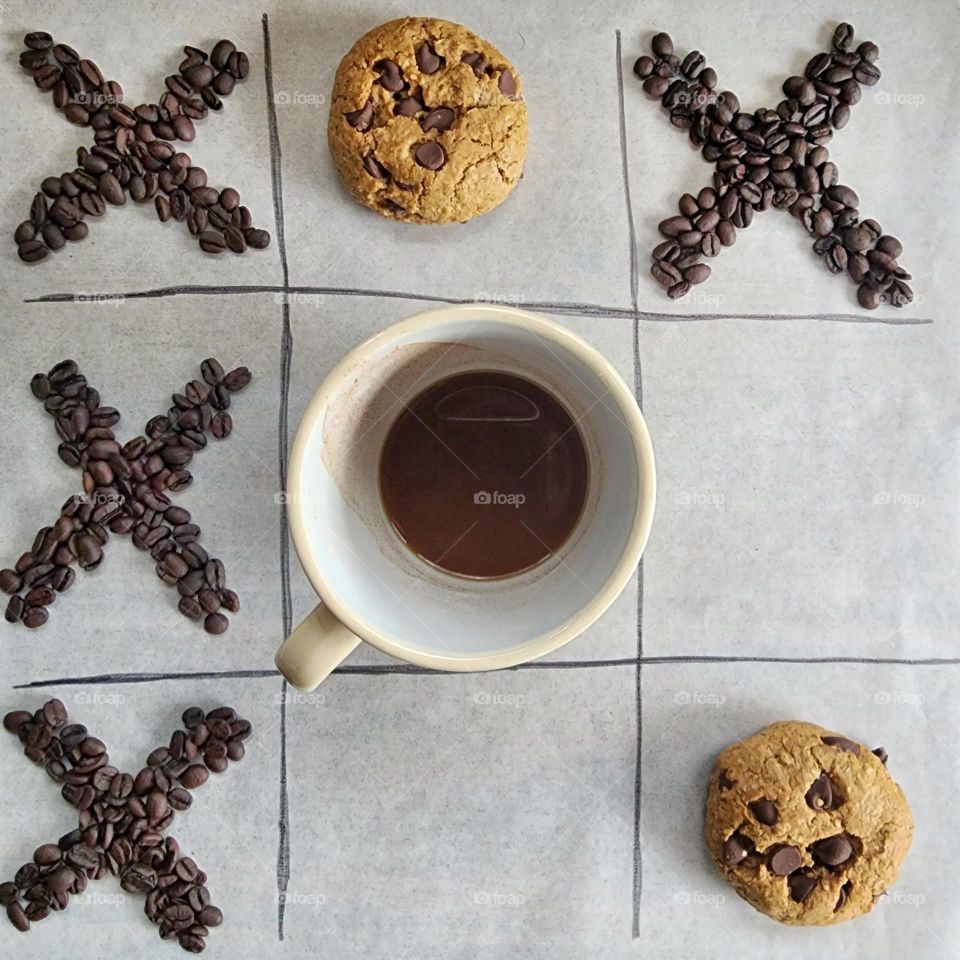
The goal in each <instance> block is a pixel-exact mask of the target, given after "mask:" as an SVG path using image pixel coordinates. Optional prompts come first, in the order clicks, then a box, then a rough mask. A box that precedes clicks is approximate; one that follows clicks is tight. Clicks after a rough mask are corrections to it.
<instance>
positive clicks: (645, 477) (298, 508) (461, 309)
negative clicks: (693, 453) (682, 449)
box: [287, 303, 656, 672]
mask: <svg viewBox="0 0 960 960" xmlns="http://www.w3.org/2000/svg"><path fill="white" fill-rule="evenodd" d="M465 314H467V315H473V316H476V318H477V319H481V320H485V321H494V322H497V323H502V324H504V325H506V326H512V327H518V328H520V329H522V330H526V331H529V332H533V333H534V334H535V335H537V336H542V337H544V338H546V339H549V340H551V341H552V342H554V343H556V344H558V345H560V346H562V347H564V348H565V349H566V350H568V351H569V352H570V353H572V354H574V355H575V356H576V357H577V358H578V359H580V360H581V361H582V362H584V363H585V364H586V365H587V366H589V367H590V368H591V369H592V370H593V372H594V373H595V374H596V375H597V376H598V377H599V378H600V380H601V381H602V382H603V383H604V385H605V386H606V387H607V389H608V391H609V394H610V396H612V397H614V399H615V400H616V401H617V406H618V408H619V410H620V412H621V413H622V414H623V416H624V419H625V421H626V424H627V427H628V432H629V434H630V437H631V439H632V441H633V451H634V456H635V457H636V462H637V476H638V479H639V485H640V492H639V496H638V497H637V506H636V510H635V511H634V515H633V518H632V521H631V529H630V535H629V537H628V539H627V542H626V545H625V546H624V549H623V551H622V552H621V554H620V558H619V560H618V561H617V564H616V567H615V568H614V571H613V573H612V574H611V575H610V577H609V578H608V579H607V581H606V583H605V584H604V586H603V587H602V588H601V589H600V590H598V591H597V592H596V593H595V594H594V596H593V597H592V599H591V600H589V601H588V602H587V603H586V604H584V606H583V607H581V608H580V610H579V611H577V613H576V614H575V615H574V616H573V617H571V618H570V619H569V620H568V621H567V622H566V623H565V624H563V626H561V627H559V628H557V629H555V630H552V631H549V632H547V633H544V634H540V635H538V636H536V637H533V638H531V639H530V640H528V641H525V642H523V643H520V644H515V645H513V646H511V647H507V648H504V649H502V650H495V651H493V652H489V651H483V652H477V653H468V654H464V655H454V654H435V653H425V652H424V651H422V650H418V649H415V648H412V647H408V646H406V645H405V644H403V643H402V642H400V641H399V640H397V639H395V638H393V637H389V636H385V635H384V634H382V633H380V632H379V631H376V630H374V629H373V628H372V627H371V626H370V625H369V624H367V623H366V622H365V621H364V620H363V619H362V618H361V617H359V616H358V615H357V614H356V613H355V612H354V611H353V609H352V608H351V607H350V606H349V605H348V604H347V603H345V602H344V600H343V599H342V598H341V597H340V596H338V594H337V593H336V591H335V590H333V589H332V588H331V586H330V584H329V583H328V582H327V580H326V578H325V577H324V576H323V573H322V571H321V570H320V567H319V565H318V564H317V563H316V562H315V560H314V558H313V555H312V551H311V550H310V546H309V543H308V538H307V536H306V533H305V531H306V525H305V523H304V518H303V511H302V498H301V497H300V496H299V495H298V488H299V486H300V483H299V479H300V477H301V476H302V472H303V469H304V466H305V463H304V457H305V453H306V448H307V444H308V439H309V437H310V435H311V433H312V431H313V429H314V427H315V424H316V421H317V420H318V419H319V417H320V416H321V414H322V413H323V411H324V408H325V407H326V406H327V404H328V403H329V401H330V399H331V397H332V396H333V394H334V392H335V391H336V390H337V389H338V388H339V386H340V385H341V383H342V382H343V380H344V379H345V376H346V375H347V374H348V373H353V372H355V371H356V370H357V368H358V367H359V366H360V365H362V364H363V363H364V362H365V361H367V360H368V359H369V358H370V357H371V356H372V355H373V354H374V353H376V352H377V351H378V350H380V349H381V348H382V347H383V346H384V345H386V344H388V343H390V342H391V341H394V340H397V339H399V338H400V337H401V336H403V335H405V334H409V333H415V332H419V331H422V330H426V329H428V328H430V327H432V326H436V325H439V324H441V323H444V322H446V321H451V320H458V319H459V320H462V319H465V317H464V315H465ZM655 502H656V469H655V463H654V455H653V444H652V443H651V440H650V433H649V431H648V430H647V424H646V421H645V420H644V417H643V414H642V413H641V411H640V407H639V405H638V404H637V401H636V397H635V396H634V394H633V392H632V391H631V390H630V389H629V388H628V387H627V385H626V383H624V380H623V378H622V377H621V376H620V374H619V373H618V372H617V371H616V370H615V369H614V367H613V365H612V364H611V363H610V361H609V360H607V359H606V357H604V356H603V354H601V353H600V351H599V350H597V349H596V348H595V347H593V346H591V345H590V344H589V343H587V342H586V341H585V340H583V339H582V338H580V337H579V336H577V335H576V334H575V333H573V332H572V331H571V330H569V329H567V328H566V327H564V326H563V325H561V324H559V323H557V322H556V321H554V320H551V319H549V318H547V317H543V316H540V315H538V314H535V313H531V312H529V311H526V310H520V309H517V308H515V307H506V306H500V305H497V304H489V303H462V304H456V305H451V306H444V307H438V308H435V309H431V310H425V311H422V312H420V313H416V314H414V315H412V316H410V317H407V318H406V319H404V320H400V321H398V322H397V323H393V324H391V325H390V326H388V327H385V328H384V329H383V330H381V331H379V332H378V333H376V334H374V335H373V336H372V337H370V338H368V339H367V340H365V341H363V342H362V343H361V344H359V345H358V346H356V347H354V348H353V349H352V350H351V351H350V352H349V353H347V354H346V355H345V356H344V357H343V359H342V360H341V361H340V362H339V363H338V364H337V365H336V366H335V367H334V368H333V370H331V371H330V373H328V374H327V376H326V377H325V378H324V380H323V382H322V383H321V384H320V386H319V387H318V388H317V391H316V392H315V393H314V395H313V397H312V398H311V400H310V402H309V403H308V404H307V407H306V409H305V410H304V412H303V416H302V417H301V419H300V423H299V425H298V427H297V432H296V435H295V437H294V441H293V447H292V449H291V453H290V459H289V463H288V471H287V517H288V525H289V529H290V533H291V537H292V539H293V545H294V549H295V550H296V553H297V557H298V559H299V561H300V564H301V566H302V567H303V570H304V572H305V573H306V575H307V579H308V580H309V581H310V583H311V585H312V586H313V588H314V590H315V591H316V592H317V594H318V596H319V597H320V599H321V600H322V601H323V603H324V604H326V605H327V606H328V607H329V608H330V610H331V611H332V612H333V613H334V615H335V616H336V617H337V619H339V620H340V621H341V622H342V623H343V624H344V625H346V626H347V627H349V628H350V630H351V631H352V632H353V633H354V634H356V635H357V636H358V637H359V638H360V639H361V640H363V641H364V642H366V643H369V644H370V645H371V646H374V647H376V648H377V649H379V650H381V651H383V652H384V653H386V654H389V655H390V656H392V657H396V658H397V659H398V660H403V661H405V662H406V663H412V664H415V665H416V666H420V667H427V668H430V669H435V670H443V671H451V672H467V671H478V670H497V669H502V668H503V667H512V666H516V665H517V664H520V663H525V662H526V661H528V660H534V659H536V658H538V657H542V656H544V655H545V654H548V653H552V652H553V651H554V650H557V649H558V648H559V647H561V646H563V645H564V644H565V643H567V642H568V641H570V640H572V639H573V638H574V637H576V636H578V635H579V634H581V633H583V632H584V631H585V630H586V629H587V628H588V627H589V626H590V625H591V624H593V623H594V622H595V621H596V620H597V619H598V618H599V617H600V616H601V615H602V614H603V613H605V612H606V610H607V609H608V608H609V607H610V605H611V604H612V603H613V601H614V600H616V598H617V597H618V596H619V595H620V593H621V592H622V591H623V589H624V588H625V587H626V585H627V583H628V581H629V580H630V577H631V576H632V575H633V572H634V570H636V568H637V565H638V564H639V562H640V557H641V556H642V555H643V551H644V548H645V547H646V544H647V539H648V537H649V535H650V528H651V526H652V524H653V512H654V504H655Z"/></svg>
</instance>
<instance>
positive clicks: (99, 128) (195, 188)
mask: <svg viewBox="0 0 960 960" xmlns="http://www.w3.org/2000/svg"><path fill="white" fill-rule="evenodd" d="M24 45H25V46H26V49H25V50H24V51H23V52H22V53H21V54H20V65H21V66H22V67H23V68H24V69H25V70H27V71H28V72H29V73H31V74H32V75H33V80H34V82H35V83H36V85H37V86H38V87H39V88H40V89H41V90H49V91H51V92H52V94H53V104H54V106H55V107H56V108H57V109H58V110H60V111H62V112H63V115H64V116H65V117H66V118H67V120H69V121H70V122H71V123H73V124H75V125H77V126H80V127H91V128H92V129H93V139H94V143H93V146H91V147H90V148H89V149H87V148H86V147H80V148H79V149H78V150H77V167H76V169H74V170H69V171H67V172H66V173H63V174H61V175H60V176H59V177H47V178H46V179H45V180H44V181H43V183H42V184H41V185H40V192H39V193H37V194H36V196H35V197H34V198H33V203H31V204H30V217H29V219H27V220H24V221H23V222H22V223H21V224H20V225H19V226H18V227H17V229H16V231H15V232H14V235H13V238H14V241H15V242H16V244H17V252H18V253H19V255H20V259H21V260H23V261H25V262H27V263H33V262H36V261H38V260H43V259H45V258H46V256H47V254H48V253H49V252H50V251H51V250H53V251H56V250H60V249H62V248H63V247H64V246H65V245H66V243H67V241H68V240H73V241H77V240H83V239H84V238H85V237H86V236H87V233H88V227H87V218H88V217H100V216H103V214H104V213H105V212H106V209H107V206H108V205H110V206H122V205H123V204H124V203H126V200H127V195H128V194H129V196H130V197H131V198H132V199H133V200H134V201H135V202H137V203H148V202H149V201H151V200H152V201H153V202H154V204H155V206H156V210H157V216H158V217H159V218H160V220H161V221H167V220H170V219H171V218H172V219H174V220H177V221H186V223H187V228H188V229H189V230H190V233H191V234H192V235H193V236H195V237H196V238H197V240H198V242H199V244H200V249H201V250H203V251H205V252H206V253H213V254H216V253H222V252H223V251H224V250H232V251H233V252H234V253H243V252H244V251H245V250H246V249H247V247H254V248H257V249H262V248H264V247H266V246H268V245H269V243H270V234H269V233H268V232H267V231H266V230H261V229H259V228H257V227H254V226H253V222H252V219H251V216H250V211H249V210H248V209H247V208H246V207H245V206H242V205H241V203H240V195H239V194H238V193H237V191H236V190H234V189H233V188H232V187H224V188H223V189H218V188H216V187H212V186H210V185H209V184H208V183H207V173H206V171H205V170H204V169H203V168H202V167H197V166H194V165H193V162H192V161H191V159H190V155H189V154H187V153H183V152H179V151H178V150H177V148H176V147H175V146H174V145H173V141H177V140H181V141H184V142H189V141H191V140H193V138H194V137H195V135H196V129H195V127H194V124H195V122H196V121H198V120H202V119H204V117H206V115H207V111H208V110H220V109H222V107H223V100H222V99H221V98H222V97H226V96H228V95H229V94H230V93H231V92H232V91H233V88H234V85H235V84H236V83H238V82H240V81H242V80H244V79H246V77H247V74H248V73H249V70H250V62H249V60H248V59H247V55H246V54H245V53H244V52H243V51H241V50H237V48H236V46H235V45H234V44H233V43H231V42H230V41H229V40H221V41H220V42H219V43H218V44H217V45H216V46H215V47H214V48H213V50H212V51H211V52H210V53H209V54H207V53H206V52H205V51H203V50H200V49H198V48H197V47H184V48H183V52H184V59H183V60H182V61H181V63H180V72H179V73H178V74H174V75H172V76H169V77H167V78H166V80H165V81H164V83H165V84H166V88H167V89H166V92H165V93H164V94H163V96H161V97H160V102H159V103H141V104H140V105H139V106H136V107H132V108H131V107H129V106H127V105H126V104H125V103H124V102H123V90H122V88H121V87H120V84H119V83H117V82H116V81H115V80H105V79H104V76H103V74H102V73H101V71H100V68H99V67H98V66H97V65H96V64H95V63H94V62H93V61H92V60H86V59H83V58H81V57H80V55H79V54H78V53H77V51H76V50H74V49H73V47H71V46H68V45H67V44H65V43H55V42H54V40H53V37H51V36H50V34H49V33H43V32H34V33H28V34H27V35H26V37H25V38H24Z"/></svg>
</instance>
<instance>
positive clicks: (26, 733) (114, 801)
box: [0, 700, 251, 953]
mask: <svg viewBox="0 0 960 960" xmlns="http://www.w3.org/2000/svg"><path fill="white" fill-rule="evenodd" d="M3 725H4V728H5V729H6V730H8V731H9V732H10V733H13V734H15V735H16V736H17V737H19V739H20V742H21V743H22V744H23V752H24V754H25V755H26V756H27V757H28V758H29V759H30V760H32V761H33V762H34V763H36V764H40V765H42V766H43V767H44V768H45V769H46V771H47V773H48V774H49V776H50V778H51V779H52V780H53V781H54V782H55V783H59V784H62V787H61V793H62V795H63V798H64V800H66V801H67V803H69V804H70V805H71V806H73V807H76V808H77V810H78V811H79V823H78V825H77V828H76V829H75V830H71V831H70V832H69V833H67V834H64V835H63V836H62V837H61V838H60V839H59V840H57V841H54V842H52V843H44V844H42V845H41V846H39V847H37V849H36V850H35V851H34V854H33V860H32V861H31V862H30V863H25V864H24V865H23V866H22V867H20V869H19V870H18V871H17V872H16V874H15V876H14V878H13V880H12V881H6V882H3V883H0V905H2V906H3V908H4V909H5V911H6V914H7V918H8V919H9V920H10V922H11V923H12V924H13V925H14V926H15V927H16V928H17V929H18V930H21V931H24V932H25V931H27V930H29V929H30V924H31V923H37V922H39V921H40V920H44V919H45V918H46V917H48V916H49V915H50V913H51V912H53V911H56V910H64V909H65V908H66V907H67V906H68V904H69V902H70V897H71V896H75V895H78V894H82V893H83V892H84V890H86V888H87V884H88V883H89V882H91V881H94V880H99V879H101V878H102V877H104V876H106V875H107V874H108V873H110V874H112V875H113V876H115V877H118V878H119V880H120V885H121V886H122V887H123V889H124V890H125V891H126V892H127V893H130V894H134V893H136V894H143V895H144V896H145V897H146V905H145V906H144V912H145V913H146V915H147V916H148V917H149V918H150V920H151V921H152V922H153V923H155V924H157V926H158V927H159V932H160V936H161V937H162V938H163V939H164V940H177V941H179V943H180V946H181V947H183V949H184V950H187V951H189V952H190V953H200V952H201V951H202V950H203V949H204V947H205V945H206V938H207V936H208V935H209V932H210V928H211V927H218V926H219V925H220V924H221V922H222V921H223V914H222V913H221V912H220V910H219V908H217V907H216V906H214V905H213V904H212V903H211V902H210V894H209V892H208V890H207V887H206V883H207V875H206V874H205V873H204V872H203V871H202V870H201V869H200V868H199V867H198V866H197V864H196V863H195V862H194V861H193V860H192V859H191V858H190V857H185V856H181V854H180V846H179V844H178V843H177V841H176V839H175V838H174V837H172V836H165V834H166V832H167V830H168V829H169V828H170V825H171V824H172V822H173V818H174V815H175V813H176V812H177V811H179V810H186V809H187V808H188V807H189V806H190V805H191V803H192V802H193V794H192V792H191V791H193V790H196V789H197V787H200V786H202V785H203V784H204V783H206V781H207V778H208V777H209V775H210V773H211V772H213V773H222V772H223V771H224V770H226V769H227V767H228V765H229V761H230V760H240V759H241V758H242V757H243V754H244V746H243V741H244V740H246V739H247V737H249V736H250V732H251V727H250V723H249V721H247V720H243V719H242V718H240V717H238V716H237V712H236V711H235V710H234V709H233V708H232V707H218V708H217V709H216V710H211V711H210V712H209V713H206V714H205V713H204V711H203V710H202V709H200V708H199V707H191V708H190V709H189V710H186V711H185V712H184V714H183V726H184V728H185V729H183V730H176V731H175V732H174V734H173V736H171V738H170V742H169V744H167V745H166V746H162V747H158V748H157V749H156V750H154V751H153V752H152V753H151V754H150V756H149V757H147V762H146V766H144V768H143V769H142V770H141V771H140V772H139V773H138V774H137V775H136V776H131V775H130V774H129V773H121V772H120V771H119V770H118V769H117V768H116V767H112V766H110V758H109V757H108V755H107V749H106V746H105V745H104V743H103V741H102V740H99V739H97V738H96V737H93V736H91V735H90V734H89V733H88V732H87V728H86V727H85V726H83V724H80V723H68V721H67V710H66V707H64V705H63V703H62V702H61V701H60V700H49V701H48V702H47V703H45V704H44V705H43V707H42V708H41V709H39V710H37V711H36V712H35V713H30V711H29V710H14V711H13V712H11V713H8V714H7V715H6V716H5V717H4V718H3Z"/></svg>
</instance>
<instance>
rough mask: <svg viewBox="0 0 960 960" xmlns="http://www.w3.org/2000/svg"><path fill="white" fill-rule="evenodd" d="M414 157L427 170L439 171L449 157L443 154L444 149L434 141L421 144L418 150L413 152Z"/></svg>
mask: <svg viewBox="0 0 960 960" xmlns="http://www.w3.org/2000/svg"><path fill="white" fill-rule="evenodd" d="M413 155H414V157H415V158H416V161H417V163H419V164H420V166H421V167H426V168H427V170H439V169H440V168H441V167H442V166H443V165H444V163H446V160H447V155H446V154H445V153H444V152H443V147H441V146H440V144H439V143H436V142H435V141H433V140H428V141H427V142H426V143H421V144H420V145H419V146H418V147H417V149H416V150H414V151H413Z"/></svg>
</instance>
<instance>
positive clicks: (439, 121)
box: [420, 107, 457, 133]
mask: <svg viewBox="0 0 960 960" xmlns="http://www.w3.org/2000/svg"><path fill="white" fill-rule="evenodd" d="M456 119H457V114H456V113H455V112H454V111H453V110H452V109H451V108H450V107H437V108H436V109H435V110H431V111H430V112H429V113H428V114H427V115H426V116H425V117H424V118H423V119H422V120H421V121H420V129H421V130H423V132H424V133H426V132H427V131H428V130H439V131H441V132H443V131H444V130H449V129H450V127H452V126H453V121H454V120H456Z"/></svg>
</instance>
